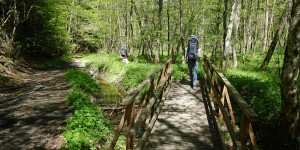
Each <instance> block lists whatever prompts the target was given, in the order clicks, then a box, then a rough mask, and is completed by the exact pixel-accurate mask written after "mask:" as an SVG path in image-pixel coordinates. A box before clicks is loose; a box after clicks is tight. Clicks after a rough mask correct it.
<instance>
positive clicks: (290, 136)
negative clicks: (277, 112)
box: [270, 0, 300, 150]
mask: <svg viewBox="0 0 300 150" xmlns="http://www.w3.org/2000/svg"><path fill="white" fill-rule="evenodd" d="M299 12H300V1H299V0H293V6H292V13H291V16H292V18H291V23H290V29H289V35H288V41H287V42H288V44H287V47H286V49H285V56H284V64H283V69H282V76H281V84H280V88H281V100H282V104H281V106H282V112H281V116H280V118H281V121H280V125H279V128H278V132H277V136H274V138H275V140H274V141H272V144H271V146H270V149H276V150H277V149H278V150H279V149H295V150H296V149H299V141H298V139H297V138H298V137H297V136H299V135H297V134H296V131H297V130H296V129H297V128H299V126H298V125H297V123H298V120H299V89H297V88H298V87H297V84H298V81H299V80H298V77H299V68H300V66H299V64H300V62H299V61H300V45H299V43H300V13H299Z"/></svg>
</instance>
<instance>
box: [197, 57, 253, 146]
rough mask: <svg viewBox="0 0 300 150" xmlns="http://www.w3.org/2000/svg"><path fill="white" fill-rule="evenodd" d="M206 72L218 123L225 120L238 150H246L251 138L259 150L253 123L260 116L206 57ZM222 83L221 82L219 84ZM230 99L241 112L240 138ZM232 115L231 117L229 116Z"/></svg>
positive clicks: (212, 105)
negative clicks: (217, 110)
mask: <svg viewBox="0 0 300 150" xmlns="http://www.w3.org/2000/svg"><path fill="white" fill-rule="evenodd" d="M203 67H204V70H205V78H206V82H207V83H208V85H209V87H207V88H208V90H209V92H208V94H209V95H210V96H209V99H210V102H209V104H211V107H212V108H213V113H214V115H216V117H217V118H218V119H217V122H218V123H219V125H222V123H223V120H224V122H225V124H226V127H227V130H228V132H229V134H230V137H231V139H232V142H233V146H234V147H235V148H236V149H239V148H242V149H243V150H245V149H246V144H247V139H248V137H250V140H251V144H252V147H253V149H254V150H258V146H257V144H256V140H255V135H254V132H253V129H252V125H251V122H254V121H256V120H257V118H258V116H257V114H256V113H255V112H254V111H253V109H252V108H251V106H250V105H249V104H248V103H247V102H246V101H245V100H244V98H243V97H242V96H241V95H240V94H239V93H238V91H237V90H236V89H235V88H234V87H233V86H232V85H231V83H230V82H229V81H228V80H227V79H226V78H225V76H224V75H223V74H222V73H221V72H220V71H218V68H217V67H216V66H215V65H214V64H213V63H212V62H211V61H210V60H209V59H208V58H207V56H205V55H204V65H203ZM219 81H220V82H219ZM230 97H231V98H233V100H235V102H236V103H237V104H238V107H239V109H240V111H241V115H242V116H241V124H240V131H239V137H238V136H237V134H236V131H237V127H236V122H235V119H234V114H233V110H232V109H233V108H232V106H231V101H230ZM225 99H226V102H227V106H228V110H229V112H228V110H227V109H226V108H225V107H224V106H225V105H224V103H225ZM214 104H217V105H216V106H217V108H218V109H219V114H216V111H215V110H216V109H215V108H214ZM229 114H230V115H229ZM229 116H230V117H229Z"/></svg>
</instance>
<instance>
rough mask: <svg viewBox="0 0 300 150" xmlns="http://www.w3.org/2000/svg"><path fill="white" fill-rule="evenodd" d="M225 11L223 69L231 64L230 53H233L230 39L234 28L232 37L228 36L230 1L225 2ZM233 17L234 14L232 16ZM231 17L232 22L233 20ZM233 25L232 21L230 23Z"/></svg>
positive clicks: (225, 0)
mask: <svg viewBox="0 0 300 150" xmlns="http://www.w3.org/2000/svg"><path fill="white" fill-rule="evenodd" d="M224 5H225V10H224V14H223V29H224V36H223V41H224V43H223V52H222V64H221V65H222V69H223V70H224V69H226V68H227V66H228V63H229V52H230V51H231V43H230V37H231V32H232V27H231V29H230V31H229V33H230V35H229V36H228V35H227V11H228V0H224ZM232 6H234V7H235V2H234V1H233V5H232ZM231 16H232V14H231ZM231 16H230V20H232V19H231V18H232V17H231ZM230 23H232V21H231V22H230ZM229 48H230V49H229Z"/></svg>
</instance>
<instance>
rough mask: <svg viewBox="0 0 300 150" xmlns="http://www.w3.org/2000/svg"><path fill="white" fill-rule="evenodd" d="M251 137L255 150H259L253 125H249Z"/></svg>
mask: <svg viewBox="0 0 300 150" xmlns="http://www.w3.org/2000/svg"><path fill="white" fill-rule="evenodd" d="M249 136H250V140H251V143H252V147H253V149H254V150H259V148H258V145H257V144H256V140H255V135H254V132H253V129H252V125H251V123H250V124H249Z"/></svg>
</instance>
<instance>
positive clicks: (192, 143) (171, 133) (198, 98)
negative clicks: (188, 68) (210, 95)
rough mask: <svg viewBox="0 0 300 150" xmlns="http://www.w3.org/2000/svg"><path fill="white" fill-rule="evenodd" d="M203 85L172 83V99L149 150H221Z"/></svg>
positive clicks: (167, 103)
mask: <svg viewBox="0 0 300 150" xmlns="http://www.w3.org/2000/svg"><path fill="white" fill-rule="evenodd" d="M207 114H208V112H207V107H206V105H205V100H204V99H203V97H202V94H201V90H200V88H199V85H198V86H197V88H196V90H193V89H191V87H190V86H189V82H187V81H182V82H181V83H175V82H174V83H172V87H171V89H170V93H169V98H168V99H167V100H166V101H165V103H164V106H163V108H162V112H161V113H160V115H159V116H158V119H157V121H156V123H155V125H154V128H153V130H152V132H151V135H150V137H149V138H148V142H147V144H146V147H145V149H146V150H153V149H157V150H166V149H169V150H191V149H195V150H218V149H221V143H220V139H219V138H218V137H219V136H218V135H217V134H216V132H215V129H214V125H213V123H212V120H211V119H210V115H207Z"/></svg>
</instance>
